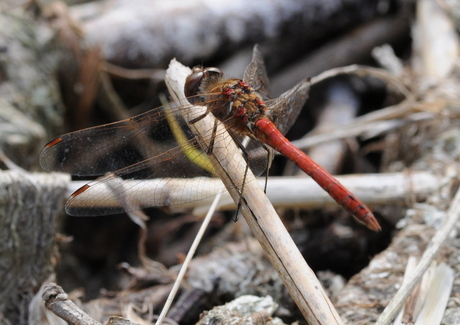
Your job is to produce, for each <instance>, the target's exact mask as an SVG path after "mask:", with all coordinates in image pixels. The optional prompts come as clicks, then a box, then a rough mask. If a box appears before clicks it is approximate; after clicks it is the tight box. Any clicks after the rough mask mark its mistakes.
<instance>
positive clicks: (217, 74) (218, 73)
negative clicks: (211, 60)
mask: <svg viewBox="0 0 460 325" xmlns="http://www.w3.org/2000/svg"><path fill="white" fill-rule="evenodd" d="M203 71H204V73H205V74H206V75H207V76H209V77H213V78H218V79H220V78H223V76H224V73H223V72H222V70H220V69H219V68H214V67H210V68H206V69H204V70H203Z"/></svg>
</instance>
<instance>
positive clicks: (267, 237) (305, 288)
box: [166, 60, 343, 325]
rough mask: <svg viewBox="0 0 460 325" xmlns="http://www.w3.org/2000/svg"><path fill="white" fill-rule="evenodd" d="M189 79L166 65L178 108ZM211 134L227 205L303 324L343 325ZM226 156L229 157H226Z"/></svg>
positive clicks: (228, 147) (222, 139)
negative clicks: (237, 209) (235, 209)
mask: <svg viewBox="0 0 460 325" xmlns="http://www.w3.org/2000/svg"><path fill="white" fill-rule="evenodd" d="M189 73H190V69H188V68H185V67H184V66H182V65H181V64H179V63H178V62H177V61H175V60H173V61H172V62H171V64H170V67H169V69H168V72H167V75H166V80H167V85H168V88H169V90H170V94H171V96H172V97H173V99H174V100H175V101H178V102H181V101H182V102H183V98H184V95H183V87H184V82H185V78H186V76H187V75H188V74H189ZM190 106H191V105H190ZM201 109H203V108H202V107H201ZM199 110H200V107H198V108H196V107H193V109H190V110H187V111H189V116H186V117H185V118H186V120H191V119H193V118H194V117H196V116H199V115H200V114H202V112H201V113H200V112H199ZM197 111H198V112H197ZM214 121H215V119H214V117H213V116H212V114H208V115H207V116H206V117H205V118H203V119H201V120H200V121H198V122H196V123H194V124H193V125H190V127H191V128H192V130H193V131H194V132H196V133H198V134H201V135H203V136H204V135H205V134H203V133H202V132H201V131H205V132H206V130H212V126H213V125H214ZM210 126H211V127H210ZM221 128H224V126H223V125H222V124H221V123H218V129H221ZM216 134H217V137H216V139H215V140H214V141H215V144H214V149H213V152H212V153H213V154H212V155H210V156H209V158H210V160H211V161H212V164H213V166H214V169H215V171H216V173H217V174H218V175H219V176H220V178H221V179H222V181H223V182H224V184H225V186H226V188H227V190H228V191H229V192H230V195H231V196H232V197H233V199H234V200H235V201H236V202H238V201H239V200H240V199H241V201H242V206H241V213H242V214H243V216H244V218H245V219H246V221H247V223H248V225H249V227H250V228H251V230H252V232H253V234H254V236H255V237H256V238H257V239H258V240H259V242H260V244H261V246H262V247H263V249H264V251H265V253H266V255H267V257H268V259H269V260H270V262H271V263H272V265H273V266H274V267H275V269H276V270H277V272H278V274H279V275H280V277H281V279H282V280H283V282H284V284H285V285H286V287H287V288H288V290H289V292H290V294H291V296H292V298H293V299H294V301H295V302H296V304H297V306H298V307H299V309H300V310H301V312H302V314H303V315H304V317H305V319H306V320H307V321H308V322H309V324H317V325H319V324H323V325H325V324H343V322H342V320H341V319H340V316H339V315H338V313H337V311H336V310H335V308H334V306H333V305H332V303H331V301H330V300H329V298H328V297H327V295H326V293H325V292H324V290H323V289H322V287H321V284H320V283H319V281H318V279H317V278H316V276H315V274H314V273H313V271H312V270H311V269H310V268H309V267H308V265H307V264H306V262H305V260H304V259H303V257H302V255H301V254H300V252H299V250H298V249H297V247H296V245H295V244H294V242H293V241H292V238H291V237H290V236H289V233H288V232H287V230H286V229H285V227H284V225H283V224H282V222H281V220H280V219H279V217H278V215H277V214H276V212H275V209H274V208H273V206H272V205H271V203H270V201H269V200H268V198H267V197H266V196H265V194H264V192H263V190H262V188H261V187H260V186H259V185H258V183H257V182H256V181H255V177H254V175H253V174H252V172H250V171H248V173H247V175H244V171H245V168H242V166H246V162H245V160H244V158H243V157H242V156H241V155H240V154H239V150H238V148H237V146H236V144H235V143H234V142H233V140H232V139H231V137H230V136H228V135H227V136H225V135H224V134H223V132H222V131H219V130H218V131H217V132H216ZM205 146H206V144H205ZM229 152H231V153H235V154H231V155H229ZM243 178H244V179H245V183H244V184H245V187H244V191H242V188H238V187H237V186H235V185H238V184H243ZM242 192H243V193H242ZM240 193H242V194H240Z"/></svg>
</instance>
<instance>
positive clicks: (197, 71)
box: [184, 67, 204, 97]
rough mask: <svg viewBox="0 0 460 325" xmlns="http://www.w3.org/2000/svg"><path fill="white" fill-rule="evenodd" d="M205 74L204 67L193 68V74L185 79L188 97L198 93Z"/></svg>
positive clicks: (185, 89) (185, 90)
mask: <svg viewBox="0 0 460 325" xmlns="http://www.w3.org/2000/svg"><path fill="white" fill-rule="evenodd" d="M203 76H204V71H203V69H201V68H196V67H195V68H193V72H192V74H190V75H189V76H188V77H187V79H185V86H184V92H185V96H186V97H190V96H195V95H196V94H197V93H198V90H199V89H200V85H201V81H202V80H203Z"/></svg>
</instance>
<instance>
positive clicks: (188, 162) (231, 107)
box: [39, 45, 381, 231]
mask: <svg viewBox="0 0 460 325" xmlns="http://www.w3.org/2000/svg"><path fill="white" fill-rule="evenodd" d="M268 84H269V80H268V75H267V72H266V69H265V64H264V60H263V57H262V54H261V52H260V51H259V49H258V47H257V45H256V46H255V47H254V51H253V57H252V60H251V62H250V64H249V65H248V67H247V68H246V69H245V71H244V75H243V79H225V78H224V75H223V73H222V71H221V70H220V69H218V68H213V67H211V68H203V67H201V66H199V67H195V68H193V70H192V73H191V74H190V75H189V76H188V77H187V79H186V82H185V86H184V93H185V95H186V97H187V100H188V102H189V103H190V104H193V105H198V106H205V107H206V110H205V112H204V113H203V114H201V115H198V116H197V117H195V118H193V119H192V120H188V121H185V120H184V118H183V114H182V111H183V110H184V109H185V107H184V105H179V104H174V103H173V104H171V105H166V106H161V107H158V108H154V109H152V110H150V111H148V112H145V113H143V114H140V115H137V116H134V117H132V118H129V119H125V120H122V121H118V122H114V123H109V124H105V125H100V126H96V127H92V128H87V129H83V130H79V131H75V132H71V133H67V134H64V135H61V136H59V137H57V138H55V139H53V140H51V141H50V142H49V143H48V144H46V145H45V147H44V148H43V149H42V151H41V153H40V158H39V160H40V165H41V166H42V168H43V169H45V170H47V171H58V172H65V173H70V174H72V175H75V176H101V175H103V176H101V177H99V178H97V179H96V180H94V181H92V182H89V183H88V184H86V185H84V186H83V187H81V188H79V189H78V190H77V191H75V192H74V193H73V194H72V195H71V196H70V198H69V199H68V200H67V202H66V207H65V209H66V212H67V213H68V214H69V215H75V216H98V215H110V214H117V213H123V212H128V211H134V210H140V209H143V208H148V207H154V206H167V205H170V204H174V205H181V204H185V203H188V202H191V201H196V200H201V199H205V198H207V197H209V196H211V195H213V194H216V193H217V192H219V191H223V187H222V183H221V182H220V183H219V182H218V183H215V182H207V180H208V179H209V178H212V176H214V175H213V171H212V168H208V167H209V164H206V163H204V164H203V161H205V162H206V156H209V155H212V154H213V153H212V151H213V145H214V142H213V139H214V138H215V137H216V135H217V134H216V132H220V131H218V130H219V129H218V128H217V123H222V124H224V126H225V129H226V131H228V134H230V136H231V137H232V139H233V140H234V141H235V142H236V144H237V145H238V146H239V147H240V148H241V152H243V154H244V157H245V159H246V161H247V166H249V167H250V168H251V170H252V171H253V172H254V174H255V175H260V174H262V172H264V171H267V170H268V168H269V166H270V162H271V159H272V157H273V154H272V153H273V150H276V151H278V152H279V153H281V154H282V155H284V156H285V157H287V158H288V159H290V160H291V161H292V162H294V163H295V164H296V165H297V166H298V167H299V168H300V169H301V170H303V171H304V172H305V173H306V174H307V175H309V176H310V177H311V178H312V179H313V180H314V181H316V182H317V183H318V184H319V185H320V186H321V187H322V188H323V189H324V190H325V191H326V192H327V193H328V194H329V195H330V196H331V197H332V198H333V199H334V200H335V201H336V202H337V203H338V204H339V205H341V206H342V207H343V208H344V209H345V210H346V211H348V212H349V213H350V214H351V215H352V216H354V217H355V219H356V220H357V221H358V222H360V223H362V224H364V225H365V226H367V227H368V228H369V229H371V230H374V231H380V229H381V228H380V225H379V223H378V221H377V220H376V218H375V217H374V215H373V213H372V212H371V210H370V209H369V208H368V207H366V205H365V204H364V203H362V202H361V201H360V200H359V199H358V198H357V197H356V196H355V195H354V194H352V193H351V192H350V191H349V190H348V189H347V188H345V187H344V186H343V185H342V184H341V183H340V182H339V181H338V180H337V179H336V178H334V177H333V176H332V175H330V174H329V173H328V172H327V171H326V170H324V169H323V168H322V167H321V166H319V165H318V164H317V163H315V162H314V161H313V160H312V159H311V158H309V157H308V156H307V155H306V154H305V153H304V152H303V151H301V150H299V149H298V148H297V147H295V146H294V145H293V144H292V143H291V142H289V140H288V139H287V138H286V137H285V136H284V134H285V133H286V132H287V131H288V130H289V129H290V127H291V126H292V125H293V123H294V122H295V120H296V119H297V117H298V115H299V113H300V111H301V109H302V107H303V105H304V104H305V102H306V100H307V98H308V92H309V87H310V82H309V79H304V80H302V81H300V82H299V83H298V84H297V85H296V86H294V87H293V88H292V89H291V90H288V91H286V92H285V93H283V94H282V95H281V96H279V97H278V98H270V95H269V90H268ZM190 104H189V105H188V108H187V109H190ZM209 114H212V115H213V116H214V117H215V121H216V122H215V125H214V126H212V129H211V130H209V132H207V133H206V134H208V135H207V136H208V137H210V138H209V139H208V140H209V141H208V143H209V146H208V148H207V149H206V150H205V151H204V152H203V151H202V149H201V148H200V145H199V143H200V141H198V137H200V136H202V135H200V134H194V133H193V131H192V130H191V129H190V127H189V125H190V124H194V123H196V122H197V121H199V120H201V119H202V118H204V117H205V116H207V115H209ZM171 118H172V121H173V122H171ZM178 125H179V126H180V130H181V132H182V133H181V134H182V135H183V136H184V137H185V140H184V139H182V140H180V141H178V138H179V136H177V135H176V134H177V133H175V130H176V129H177V127H178ZM197 152H198V153H197ZM229 154H230V153H229ZM232 154H240V153H239V152H238V153H232ZM203 157H204V158H203ZM254 157H255V158H254ZM200 176H201V177H200ZM203 176H204V177H203ZM197 177H198V178H197ZM177 179H180V180H182V181H183V182H182V183H180V184H181V185H180V186H177V185H176V186H174V185H172V184H174V180H177ZM147 181H148V182H147ZM196 184H201V185H196ZM210 184H211V185H210ZM215 184H217V185H215ZM240 185H241V184H240ZM167 186H172V188H173V190H172V192H174V198H175V199H174V202H173V201H172V200H170V199H169V197H168V195H167V194H166V195H165V194H164V191H162V189H163V188H164V187H167ZM198 186H201V187H203V191H202V193H201V191H198V192H196V191H193V192H192V191H191V190H192V189H194V187H198ZM192 187H193V188H192ZM205 187H206V188H205ZM242 188H244V186H243V187H242ZM191 193H193V194H191ZM136 197H137V199H136ZM141 199H142V200H141ZM140 202H141V203H140Z"/></svg>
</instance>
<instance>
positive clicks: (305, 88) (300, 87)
mask: <svg viewBox="0 0 460 325" xmlns="http://www.w3.org/2000/svg"><path fill="white" fill-rule="evenodd" d="M309 90H310V80H309V79H304V80H302V81H300V82H299V83H298V84H297V85H295V86H294V87H293V88H292V89H290V90H288V91H286V92H285V93H283V94H281V96H279V97H278V98H274V99H270V100H268V101H266V102H265V104H266V105H267V108H268V110H267V115H268V116H269V117H270V118H271V120H272V122H273V123H274V124H275V125H276V127H277V128H278V130H280V131H281V133H282V134H286V133H287V132H288V131H289V129H290V128H291V127H292V125H293V124H294V122H295V121H296V120H297V117H299V114H300V112H301V110H302V107H303V106H304V105H305V102H306V101H307V98H308V92H309Z"/></svg>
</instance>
